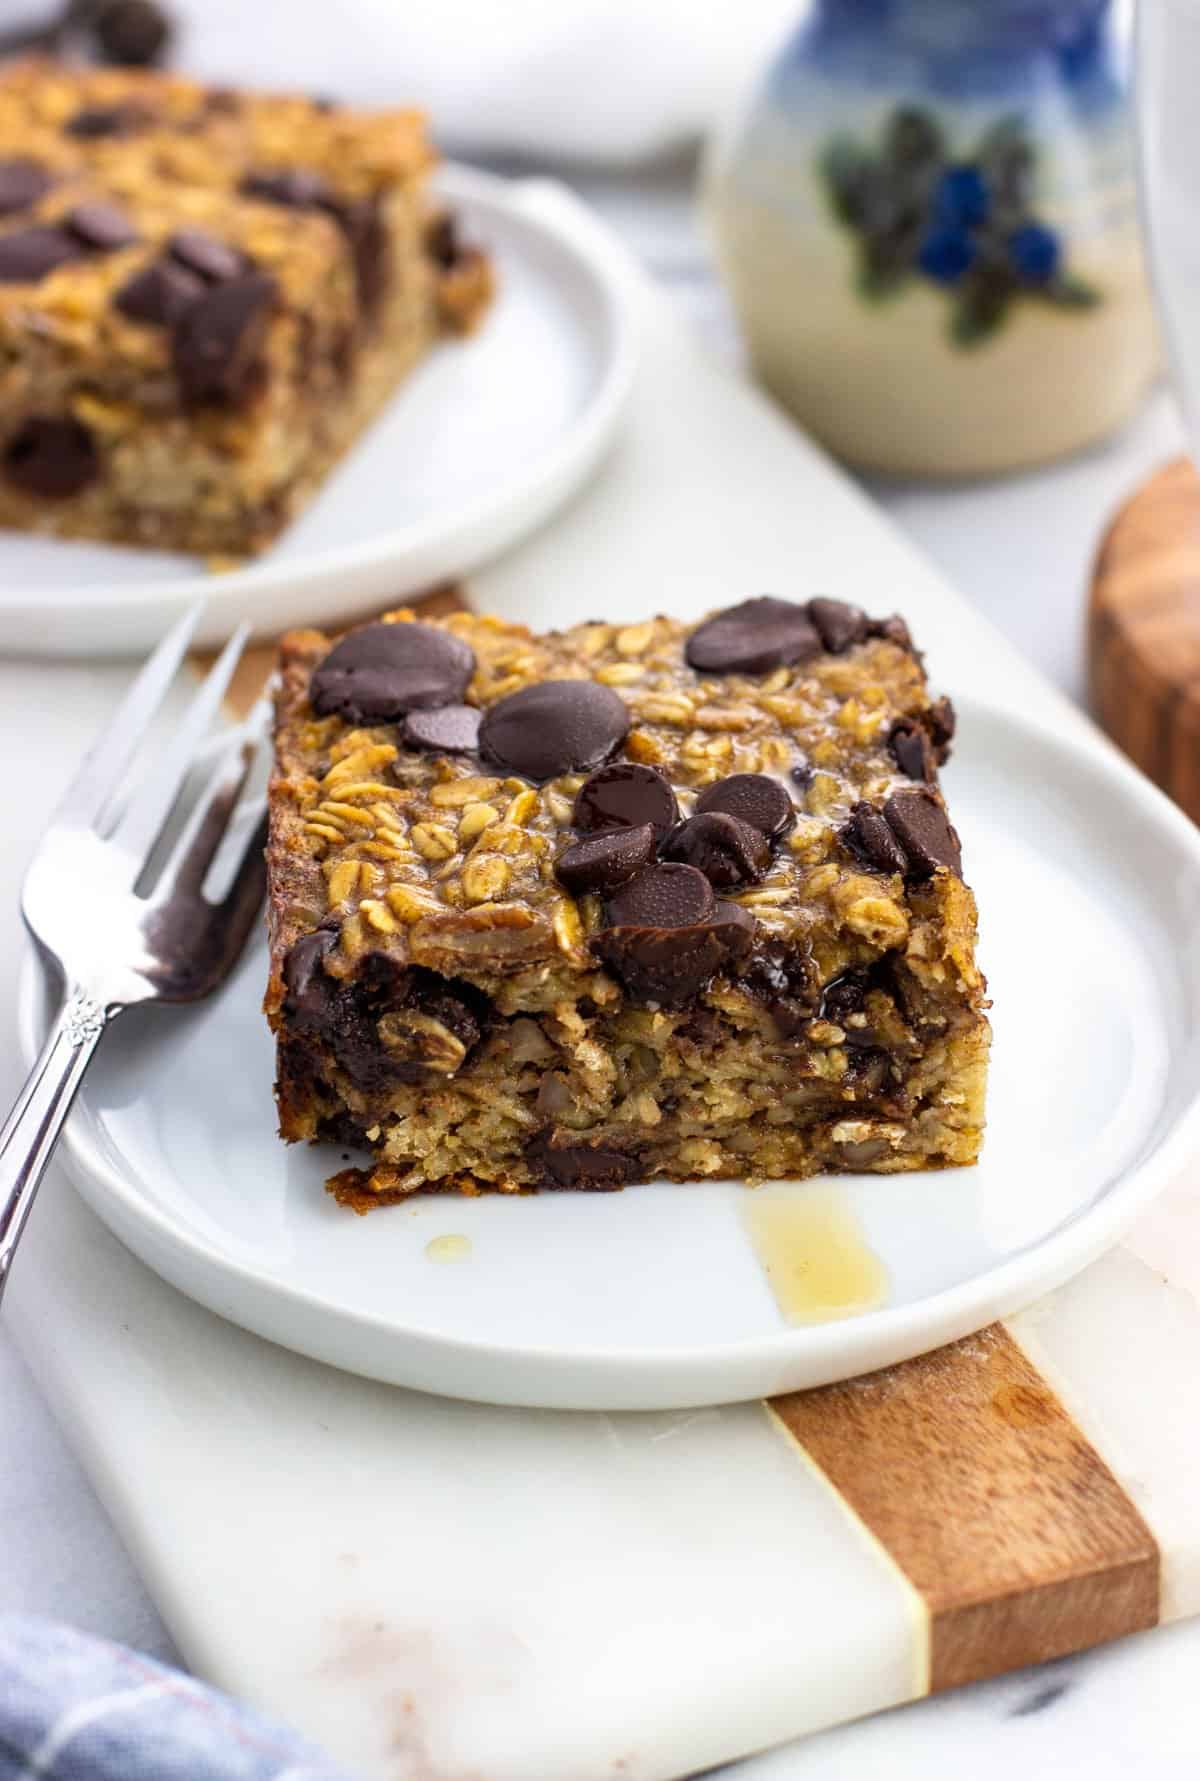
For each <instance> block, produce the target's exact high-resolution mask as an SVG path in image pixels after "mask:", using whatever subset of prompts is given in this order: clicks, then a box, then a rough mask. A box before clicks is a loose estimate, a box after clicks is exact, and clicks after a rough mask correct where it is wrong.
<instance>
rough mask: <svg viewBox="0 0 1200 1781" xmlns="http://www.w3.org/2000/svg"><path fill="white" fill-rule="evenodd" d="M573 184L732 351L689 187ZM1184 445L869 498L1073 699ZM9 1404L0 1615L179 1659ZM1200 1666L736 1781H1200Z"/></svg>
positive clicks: (887, 1725)
mask: <svg viewBox="0 0 1200 1781" xmlns="http://www.w3.org/2000/svg"><path fill="white" fill-rule="evenodd" d="M575 183H576V184H577V185H579V186H580V187H581V189H583V190H584V191H585V193H586V194H587V195H588V196H590V197H592V198H593V200H594V201H595V202H597V203H598V204H599V206H600V208H601V209H602V210H603V211H604V212H605V213H606V214H607V215H609V216H610V218H611V219H612V220H613V222H614V223H615V224H616V226H617V227H618V228H619V229H620V230H621V232H622V233H623V234H624V235H625V236H626V238H627V239H628V240H630V241H631V243H632V244H633V245H634V246H635V247H636V248H637V249H638V251H639V252H640V253H641V254H642V255H643V257H644V258H645V259H646V260H647V261H648V262H649V263H650V264H651V266H652V267H653V268H654V269H655V270H656V271H658V273H659V274H660V276H662V277H663V278H664V279H665V280H667V281H668V282H669V283H670V284H671V285H672V287H673V288H674V290H675V292H676V295H677V298H678V300H679V301H680V303H681V305H682V306H683V308H684V309H685V310H686V311H687V312H688V313H689V314H690V316H691V317H692V319H693V320H694V322H695V323H696V324H697V325H698V326H699V327H700V328H701V329H702V331H703V332H704V333H705V334H706V336H707V337H708V339H709V340H710V342H711V344H712V346H713V348H714V350H715V351H718V352H721V353H723V354H727V355H728V354H733V353H735V352H736V343H735V339H734V336H733V331H732V328H731V325H730V321H729V317H728V314H727V312H726V309H725V306H724V303H723V300H722V298H721V295H720V293H719V291H718V290H716V289H715V287H714V285H713V283H712V280H711V278H710V276H709V274H708V271H707V263H706V259H705V256H704V253H703V248H702V245H701V242H700V238H699V235H698V231H697V229H696V225H695V222H694V218H693V216H692V214H691V211H690V207H689V205H688V203H687V200H686V187H685V183H684V180H683V179H682V178H681V177H680V176H679V175H675V174H668V175H664V176H662V177H659V178H653V179H644V180H642V181H640V182H638V183H637V184H635V185H630V184H627V185H624V186H622V187H614V186H612V185H611V184H609V183H606V182H600V181H596V180H591V179H589V180H578V181H576V182H575ZM1180 440H1181V435H1180V430H1179V425H1178V421H1177V419H1176V417H1175V414H1174V411H1173V407H1172V405H1171V402H1170V399H1169V398H1168V397H1167V396H1166V394H1165V393H1158V394H1156V395H1155V396H1153V397H1152V398H1151V400H1150V401H1149V402H1148V403H1147V405H1146V407H1145V409H1144V411H1143V413H1142V415H1141V416H1140V417H1139V418H1138V419H1137V420H1136V421H1135V422H1134V424H1133V425H1132V426H1131V427H1130V428H1129V429H1127V430H1126V432H1125V433H1124V434H1123V435H1122V436H1121V437H1119V438H1118V439H1116V440H1114V441H1112V442H1111V443H1110V444H1109V445H1108V446H1107V447H1106V448H1104V449H1103V450H1100V451H1097V452H1094V453H1091V454H1088V455H1087V456H1086V457H1084V458H1080V459H1077V460H1074V461H1072V462H1070V463H1068V464H1064V465H1061V466H1059V467H1057V468H1055V469H1053V470H1050V471H1046V472H1042V473H1039V474H1037V475H1031V476H1022V477H1014V478H1008V479H1005V480H1003V481H1000V482H996V483H989V484H981V485H975V486H971V487H967V488H962V489H957V490H952V491H946V490H938V489H927V488H920V487H909V486H889V487H886V488H876V489H875V491H874V492H875V493H876V494H877V495H878V496H879V498H880V499H881V500H882V501H883V502H884V504H885V505H886V506H887V507H888V508H889V509H890V510H891V511H892V513H893V515H894V516H895V518H896V519H897V521H898V522H899V523H900V525H901V526H902V527H904V528H905V529H906V530H907V531H908V532H909V533H910V534H911V536H912V537H913V538H914V539H915V540H916V541H917V542H918V544H919V545H920V546H921V547H922V548H923V549H924V550H925V551H926V552H927V553H928V554H929V555H930V556H931V557H932V558H933V559H935V560H936V561H937V562H938V563H939V564H940V565H941V566H942V567H944V568H945V569H946V570H947V571H948V572H949V574H950V576H951V577H952V578H953V579H954V581H955V582H956V583H957V585H958V586H959V587H960V588H961V589H962V591H963V592H964V593H965V594H966V595H967V596H968V597H969V598H971V599H973V600H974V601H976V602H977V604H978V605H979V606H980V608H981V609H982V610H984V611H985V612H987V613H988V615H989V616H990V617H991V618H992V619H993V620H994V621H995V622H996V623H997V624H998V625H999V626H1000V627H1001V628H1002V629H1003V630H1005V631H1006V632H1007V633H1008V635H1009V636H1010V637H1011V638H1012V639H1013V640H1014V641H1015V642H1016V643H1017V644H1018V645H1019V646H1020V647H1021V648H1022V649H1024V650H1025V651H1026V652H1027V653H1028V654H1030V655H1031V656H1033V657H1034V658H1035V659H1036V660H1037V662H1038V663H1039V665H1040V666H1041V667H1042V668H1043V669H1044V670H1045V671H1046V672H1047V673H1048V674H1049V675H1050V677H1051V678H1052V679H1054V680H1055V681H1057V682H1058V683H1059V684H1060V685H1061V686H1063V687H1064V688H1065V689H1066V690H1067V691H1069V692H1071V693H1072V694H1075V695H1079V694H1080V692H1081V687H1082V671H1081V659H1080V648H1079V636H1080V616H1081V603H1082V595H1083V590H1084V588H1085V586H1086V580H1087V570H1088V564H1089V561H1090V558H1091V555H1092V552H1093V550H1094V548H1095V544H1096V541H1097V538H1098V535H1099V531H1100V528H1101V527H1102V525H1103V523H1104V521H1105V519H1106V517H1107V515H1108V514H1109V513H1110V511H1111V509H1112V507H1113V505H1114V504H1115V502H1116V501H1118V500H1119V499H1120V498H1121V496H1122V495H1123V494H1124V493H1125V492H1126V491H1127V490H1128V489H1130V488H1131V487H1132V486H1133V485H1134V484H1135V483H1136V482H1137V481H1138V480H1139V478H1141V477H1142V476H1143V475H1144V474H1145V473H1146V472H1147V471H1148V470H1150V469H1151V468H1153V467H1154V466H1155V465H1156V464H1157V463H1159V462H1160V461H1162V460H1163V459H1164V458H1166V457H1167V456H1169V455H1171V453H1172V452H1174V451H1176V450H1177V449H1178V448H1179V445H1180ZM77 672H78V671H77V670H76V671H73V673H77ZM49 1334H50V1333H49V1332H47V1335H48V1336H49ZM0 1391H2V1392H3V1398H2V1401H3V1404H4V1409H5V1415H4V1418H3V1423H2V1425H0V1515H2V1516H3V1526H4V1528H5V1531H6V1538H5V1539H4V1540H3V1542H2V1543H0V1603H3V1604H4V1605H5V1606H13V1607H19V1608H25V1609H28V1610H30V1611H35V1612H42V1613H48V1614H52V1615H57V1616H59V1617H62V1618H65V1619H70V1620H72V1621H74V1622H75V1623H76V1624H79V1625H83V1626H86V1627H89V1628H92V1629H95V1630H97V1631H103V1632H105V1633H108V1634H110V1635H112V1636H115V1637H119V1638H122V1639H126V1640H128V1641H130V1642H131V1643H133V1644H135V1645H140V1646H141V1647H142V1648H143V1649H145V1650H149V1651H151V1652H153V1653H155V1654H156V1655H167V1656H170V1655H171V1653H170V1645H169V1641H168V1639H167V1636H166V1634H165V1631H164V1629H163V1628H162V1626H161V1623H160V1622H159V1620H158V1618H157V1616H156V1615H155V1613H154V1610H153V1607H152V1605H151V1604H150V1602H149V1600H148V1599H147V1597H146V1595H145V1592H144V1591H143V1590H142V1588H141V1585H140V1583H139V1582H138V1579H137V1577H136V1576H135V1574H134V1573H133V1571H132V1569H131V1567H130V1565H129V1563H128V1560H127V1559H126V1558H125V1556H124V1554H123V1552H122V1551H121V1548H120V1546H119V1544H118V1542H117V1540H116V1537H115V1535H114V1533H113V1531H112V1529H111V1527H110V1526H109V1525H108V1523H107V1521H106V1519H105V1516H104V1514H103V1511H102V1510H101V1509H100V1508H99V1506H98V1504H97V1503H96V1501H95V1499H94V1497H93V1495H92V1493H91V1491H90V1489H89V1487H88V1485H87V1483H86V1480H85V1479H84V1478H83V1475H82V1473H81V1472H80V1470H79V1468H78V1466H77V1465H76V1463H75V1461H74V1460H73V1458H72V1457H71V1455H70V1454H69V1453H68V1452H67V1450H66V1448H65V1446H64V1445H63V1442H62V1440H61V1438H60V1437H59V1435H58V1433H57V1431H56V1429H55V1428H54V1425H53V1424H52V1422H51V1421H50V1418H49V1416H48V1413H47V1411H46V1409H45V1407H44V1405H43V1404H42V1403H41V1401H40V1399H39V1397H38V1395H37V1393H36V1391H35V1389H34V1387H33V1386H32V1384H31V1382H30V1380H29V1377H28V1374H27V1373H26V1372H25V1370H24V1367H23V1365H22V1363H21V1362H20V1361H19V1360H18V1359H17V1357H16V1356H15V1354H14V1352H13V1350H12V1348H11V1346H10V1344H9V1343H8V1341H7V1339H6V1337H5V1336H4V1333H3V1331H0ZM1198 1662H1200V1624H1197V1623H1194V1624H1192V1625H1184V1626H1180V1627H1176V1628H1172V1629H1166V1630H1163V1631H1160V1632H1158V1633H1155V1634H1153V1635H1149V1636H1143V1637H1141V1638H1139V1639H1136V1640H1131V1641H1127V1642H1126V1643H1124V1644H1123V1645H1121V1646H1118V1647H1113V1648H1110V1649H1108V1650H1105V1651H1101V1652H1096V1653H1092V1654H1088V1655H1085V1656H1082V1657H1079V1658H1075V1659H1071V1660H1068V1661H1065V1662H1063V1663H1059V1664H1056V1665H1054V1666H1051V1667H1050V1668H1048V1669H1044V1670H1040V1671H1038V1672H1035V1673H1029V1674H1022V1675H1018V1676H1014V1677H1009V1678H1005V1679H1002V1680H1001V1681H998V1682H996V1683H992V1684H985V1685H980V1686H977V1687H974V1688H971V1689H967V1690H962V1691H960V1692H959V1693H957V1694H956V1695H954V1696H952V1697H944V1698H942V1699H939V1700H937V1701H932V1702H926V1703H921V1704H920V1705H918V1706H916V1707H910V1708H904V1709H901V1710H898V1711H896V1712H893V1713H890V1714H886V1715H881V1716H878V1717H876V1718H875V1719H873V1720H870V1721H867V1722H864V1723H863V1724H860V1725H858V1726H854V1727H847V1728H842V1729H839V1730H837V1731H834V1732H830V1733H827V1734H824V1735H822V1736H820V1737H817V1738H815V1739H811V1740H809V1741H807V1742H806V1743H805V1744H803V1745H802V1746H791V1747H788V1748H785V1749H783V1750H780V1751H777V1752H774V1753H772V1754H771V1755H769V1756H764V1757H761V1758H759V1759H757V1760H755V1761H753V1762H749V1763H744V1764H741V1765H739V1766H738V1768H737V1770H736V1773H737V1776H738V1781H784V1777H793V1776H794V1777H797V1781H801V1778H802V1781H809V1778H824V1777H829V1778H830V1781H835V1778H841V1777H850V1776H856V1775H860V1774H867V1773H880V1774H886V1775H888V1776H889V1777H893V1776H894V1777H897V1778H903V1777H907V1776H910V1775H911V1776H913V1777H916V1776H917V1775H918V1774H919V1775H921V1776H922V1777H928V1776H930V1775H933V1776H943V1775H945V1776H951V1775H953V1776H958V1775H962V1774H969V1775H970V1776H971V1777H972V1781H987V1777H989V1776H992V1775H996V1776H999V1775H1000V1774H1001V1773H1003V1774H1004V1775H1005V1777H1006V1781H1007V1776H1008V1775H1009V1773H1010V1771H1011V1768H1012V1766H1013V1764H1014V1762H1016V1763H1021V1762H1023V1763H1025V1764H1026V1765H1027V1766H1031V1767H1032V1770H1033V1772H1034V1773H1035V1774H1036V1773H1048V1772H1051V1771H1053V1772H1054V1773H1056V1774H1060V1775H1063V1776H1067V1777H1070V1776H1074V1775H1080V1776H1082V1775H1085V1774H1086V1775H1087V1776H1088V1777H1089V1781H1108V1778H1109V1777H1113V1781H1115V1778H1116V1777H1117V1776H1118V1775H1120V1776H1125V1775H1127V1774H1128V1773H1129V1772H1130V1771H1131V1769H1132V1770H1134V1771H1135V1772H1138V1773H1141V1774H1146V1775H1153V1776H1156V1777H1167V1778H1168V1781H1173V1778H1174V1777H1175V1776H1180V1777H1182V1776H1184V1775H1188V1776H1193V1775H1195V1774H1196V1772H1197V1765H1198V1763H1200V1709H1198V1708H1197V1705H1196V1701H1195V1688H1194V1682H1193V1677H1194V1675H1195V1672H1196V1666H1197V1663H1198ZM797 1686H799V1687H802V1686H803V1678H802V1677H801V1678H798V1679H797ZM1001 1765H1003V1768H1002V1766H1001ZM724 1773H729V1774H732V1773H734V1771H724Z"/></svg>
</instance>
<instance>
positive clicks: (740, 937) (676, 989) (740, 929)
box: [592, 866, 755, 1008]
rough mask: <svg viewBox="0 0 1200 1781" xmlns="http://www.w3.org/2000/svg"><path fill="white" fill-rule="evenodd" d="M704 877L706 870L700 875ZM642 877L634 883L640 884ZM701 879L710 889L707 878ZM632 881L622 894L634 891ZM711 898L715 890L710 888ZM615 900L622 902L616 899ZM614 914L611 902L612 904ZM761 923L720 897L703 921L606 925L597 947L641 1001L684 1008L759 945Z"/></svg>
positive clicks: (687, 868) (667, 869)
mask: <svg viewBox="0 0 1200 1781" xmlns="http://www.w3.org/2000/svg"><path fill="white" fill-rule="evenodd" d="M692 870H693V868H691V867H690V866H657V867H654V866H651V867H648V868H647V870H646V871H645V872H642V873H640V874H639V878H646V877H648V876H649V874H650V873H651V872H690V871H692ZM696 877H697V878H700V874H699V873H696ZM637 882H638V879H634V880H633V881H632V883H633V884H636V883H637ZM701 883H702V884H704V886H705V888H706V889H707V888H708V885H707V880H706V879H703V878H701ZM631 888H632V885H629V886H626V889H625V890H624V891H622V892H618V898H620V897H624V896H626V895H627V894H628V892H629V890H630V889H631ZM709 894H710V896H711V894H712V893H711V891H710V892H709ZM613 901H614V902H615V901H617V899H616V898H614V899H613ZM610 912H611V906H610ZM754 934H755V922H754V917H753V916H752V915H751V914H750V911H749V910H748V909H743V908H741V906H740V905H739V904H737V903H728V902H724V901H721V900H717V901H716V902H715V903H714V905H713V909H712V913H711V914H710V915H709V916H708V917H707V918H706V919H705V920H703V921H699V922H695V923H693V924H691V925H690V926H686V927H643V926H622V927H612V928H608V929H605V930H604V931H603V932H601V933H599V934H597V935H596V937H595V939H594V940H593V941H592V949H593V951H594V952H595V953H596V954H597V956H598V957H599V958H601V959H603V960H604V962H605V964H607V965H608V967H609V969H610V970H611V971H612V972H613V974H614V976H616V977H617V978H618V979H619V980H620V982H621V983H622V984H623V985H624V987H625V990H626V992H627V994H628V995H629V996H630V997H631V998H632V999H633V1000H634V1001H635V1002H656V1003H658V1004H659V1006H660V1007H663V1008H682V1007H684V1006H686V1004H687V1003H688V1002H691V1001H692V1000H694V998H695V997H696V996H697V995H699V993H700V991H701V990H702V989H704V987H705V985H706V984H708V983H709V982H710V981H711V980H712V978H713V977H715V976H716V974H717V972H718V971H723V970H729V969H731V968H732V967H733V965H735V964H736V963H737V962H738V960H740V959H742V958H744V957H745V956H746V954H747V953H748V952H749V950H750V948H751V946H752V945H753V943H754Z"/></svg>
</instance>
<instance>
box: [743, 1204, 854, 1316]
mask: <svg viewBox="0 0 1200 1781" xmlns="http://www.w3.org/2000/svg"><path fill="white" fill-rule="evenodd" d="M742 1222H743V1223H744V1224H745V1226H746V1229H747V1231H748V1232H749V1233H750V1240H751V1242H752V1243H753V1245H754V1250H755V1253H756V1255H757V1256H758V1259H759V1261H760V1262H761V1263H762V1266H763V1271H764V1272H765V1274H766V1276H767V1281H768V1283H769V1285H770V1288H771V1291H772V1292H773V1293H774V1294H775V1300H776V1303H777V1304H778V1306H779V1309H780V1311H781V1312H782V1313H783V1315H784V1317H785V1318H786V1319H787V1321H788V1322H789V1323H831V1322H833V1320H834V1319H835V1318H839V1317H857V1316H858V1315H860V1314H861V1313H862V1312H863V1311H874V1310H875V1309H876V1308H877V1307H878V1306H879V1305H882V1304H883V1302H884V1300H885V1299H886V1298H887V1296H888V1286H889V1281H888V1273H887V1269H886V1268H885V1267H884V1265H883V1263H882V1262H881V1261H880V1259H879V1257H878V1256H877V1255H876V1254H875V1251H874V1250H873V1249H872V1248H871V1247H870V1245H869V1244H868V1243H867V1241H866V1238H865V1237H864V1235H863V1230H862V1226H861V1224H860V1223H859V1221H858V1219H857V1217H856V1216H855V1214H854V1213H853V1212H852V1211H851V1210H850V1208H849V1206H848V1205H847V1204H846V1203H845V1201H844V1199H843V1198H842V1196H841V1194H840V1193H839V1192H838V1190H837V1189H836V1188H833V1187H807V1188H802V1189H801V1190H800V1191H799V1192H793V1191H789V1192H780V1191H778V1190H776V1189H772V1188H769V1187H764V1188H756V1189H751V1190H750V1192H749V1193H748V1194H747V1199H746V1204H745V1205H744V1206H743V1208H742Z"/></svg>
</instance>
